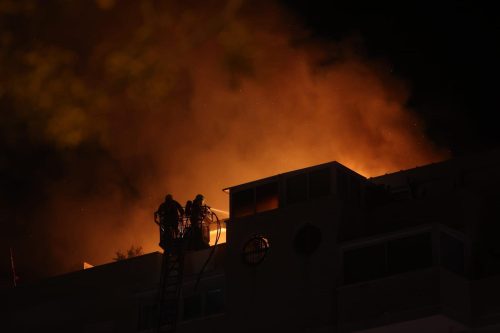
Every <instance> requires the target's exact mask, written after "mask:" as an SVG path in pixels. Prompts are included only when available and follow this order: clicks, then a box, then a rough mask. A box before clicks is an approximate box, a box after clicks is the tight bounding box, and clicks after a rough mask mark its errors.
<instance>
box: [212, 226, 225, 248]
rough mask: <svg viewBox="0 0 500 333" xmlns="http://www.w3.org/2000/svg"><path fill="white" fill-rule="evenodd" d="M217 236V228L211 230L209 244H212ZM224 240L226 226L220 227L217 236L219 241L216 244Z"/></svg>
mask: <svg viewBox="0 0 500 333" xmlns="http://www.w3.org/2000/svg"><path fill="white" fill-rule="evenodd" d="M216 237H217V230H211V231H210V246H213V245H214V244H215V239H216ZM225 242H226V228H221V233H220V237H219V241H218V242H217V244H222V243H225Z"/></svg>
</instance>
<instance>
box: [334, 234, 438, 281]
mask: <svg viewBox="0 0 500 333" xmlns="http://www.w3.org/2000/svg"><path fill="white" fill-rule="evenodd" d="M430 266H432V239H431V234H430V233H423V234H418V235H414V236H410V237H405V238H400V239H394V240H389V241H386V242H384V243H380V244H377V245H371V246H368V247H364V248H359V249H353V250H349V251H346V252H345V253H344V283H345V284H349V283H356V282H362V281H368V280H373V279H377V278H381V277H384V276H389V275H393V274H398V273H404V272H408V271H412V270H419V269H423V268H427V267H430Z"/></svg>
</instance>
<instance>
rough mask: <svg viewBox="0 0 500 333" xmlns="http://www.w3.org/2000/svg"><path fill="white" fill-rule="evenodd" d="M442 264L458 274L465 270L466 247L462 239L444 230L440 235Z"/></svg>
mask: <svg viewBox="0 0 500 333" xmlns="http://www.w3.org/2000/svg"><path fill="white" fill-rule="evenodd" d="M439 240H440V241H439V244H440V246H439V247H440V256H441V265H442V266H443V267H444V268H446V269H448V270H450V271H452V272H454V273H457V274H464V272H465V248H464V244H463V242H462V241H460V240H458V239H456V238H455V237H453V236H450V235H448V234H447V233H444V232H442V233H441V235H440V237H439Z"/></svg>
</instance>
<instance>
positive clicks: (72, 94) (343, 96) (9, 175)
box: [0, 0, 444, 271]
mask: <svg viewBox="0 0 500 333" xmlns="http://www.w3.org/2000/svg"><path fill="white" fill-rule="evenodd" d="M0 15H1V17H0V18H1V22H2V26H1V35H0V43H1V45H2V46H1V48H0V50H1V51H0V52H1V53H0V75H1V77H2V79H1V81H0V106H1V117H2V122H1V125H0V126H1V130H2V131H1V142H0V145H1V148H2V150H3V151H4V152H5V154H2V156H1V157H0V168H1V170H2V176H1V177H2V179H1V181H2V185H3V186H2V189H1V191H2V192H1V196H2V197H1V198H2V203H1V205H2V206H1V215H0V218H1V219H2V221H1V222H2V225H8V226H9V227H8V228H7V230H8V233H7V234H5V235H6V236H2V237H7V238H5V244H7V239H8V240H10V241H11V243H14V244H12V245H13V246H15V247H16V249H17V251H18V253H20V254H19V256H20V257H24V260H26V261H30V262H31V263H33V262H43V263H44V265H45V264H46V265H49V267H50V270H52V271H54V270H55V271H64V270H67V269H70V268H71V265H72V264H73V263H76V262H78V261H83V260H84V259H85V260H86V261H88V262H91V263H94V264H99V263H103V262H106V261H109V260H110V259H111V258H112V257H113V255H114V251H116V250H118V249H125V248H128V247H129V246H130V245H140V246H143V248H144V250H145V251H147V252H148V251H153V250H157V249H158V247H157V241H158V240H157V230H156V228H155V225H154V224H153V222H152V213H153V211H154V210H155V209H156V208H157V206H158V205H159V203H160V202H161V201H162V199H163V197H164V195H165V194H166V193H172V194H173V195H174V197H175V198H176V199H178V200H179V201H180V202H181V203H184V202H185V201H186V200H187V199H191V198H193V197H194V196H195V195H196V194H197V193H203V194H204V195H205V196H206V198H207V202H208V204H209V205H211V206H213V207H216V208H219V209H227V202H228V198H227V196H226V195H225V194H224V193H223V192H222V191H221V189H222V188H224V187H227V186H231V185H235V184H238V183H242V182H246V181H250V180H253V179H258V178H262V177H265V176H269V175H272V174H275V173H279V172H284V171H288V170H291V169H295V168H300V167H305V166H309V165H313V164H317V163H321V162H327V161H331V160H337V161H339V162H341V163H343V164H345V165H347V166H348V167H350V168H353V169H354V170H356V171H358V172H360V173H362V174H364V175H366V176H370V175H377V174H380V173H385V172H389V171H394V170H399V169H404V168H410V167H415V166H417V165H422V164H425V163H429V162H431V161H436V160H438V159H441V158H443V157H444V154H443V153H442V152H441V151H439V150H438V149H436V148H435V147H434V146H433V145H432V144H431V143H430V142H429V141H428V140H427V139H426V138H425V137H424V135H423V132H424V131H423V124H422V123H421V122H420V121H419V120H418V119H417V118H416V116H415V115H414V114H412V112H411V110H409V109H408V108H406V107H405V103H406V101H407V99H408V97H409V90H408V87H407V85H406V84H405V83H404V81H402V80H401V79H400V78H397V77H394V76H393V75H392V74H391V72H390V71H389V69H388V68H389V66H388V65H386V64H384V63H383V61H380V60H377V61H373V60H370V59H366V58H365V57H363V55H362V52H360V47H359V44H360V43H359V41H356V39H355V38H354V39H352V40H345V41H340V42H338V43H335V44H334V43H330V42H329V43H327V42H324V41H317V40H316V41H314V40H312V39H311V38H309V35H308V33H307V31H305V30H303V29H302V28H301V27H300V25H299V24H298V22H297V21H296V20H295V19H294V18H293V17H291V16H290V15H289V14H287V13H286V11H285V10H284V9H283V8H281V7H279V6H278V5H276V4H270V3H269V2H268V1H262V2H257V1H231V0H214V1H177V2H167V1H147V0H141V1H111V0H99V1H96V2H90V1H85V0H81V1H72V2H66V1H56V0H53V1H47V2H44V3H43V4H42V3H41V2H38V1H8V0H0ZM37 249H39V250H37ZM40 249H42V250H43V251H42V250H40ZM2 251H4V252H6V253H7V251H8V249H6V248H2ZM28 257H29V260H28Z"/></svg>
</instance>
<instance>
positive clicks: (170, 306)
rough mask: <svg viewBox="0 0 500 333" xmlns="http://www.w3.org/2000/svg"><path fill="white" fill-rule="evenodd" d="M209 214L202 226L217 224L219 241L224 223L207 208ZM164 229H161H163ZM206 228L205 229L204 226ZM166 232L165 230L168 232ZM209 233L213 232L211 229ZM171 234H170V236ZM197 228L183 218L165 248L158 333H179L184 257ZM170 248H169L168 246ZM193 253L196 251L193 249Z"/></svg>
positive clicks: (159, 301)
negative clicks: (177, 232) (221, 223)
mask: <svg viewBox="0 0 500 333" xmlns="http://www.w3.org/2000/svg"><path fill="white" fill-rule="evenodd" d="M204 207H205V208H204V209H205V211H206V214H204V218H203V220H202V225H206V226H208V225H210V224H212V223H216V224H217V240H216V243H215V245H217V241H218V239H219V236H220V221H219V218H218V217H217V215H216V214H215V213H214V212H212V211H210V209H209V208H208V206H204ZM160 227H161V226H160ZM200 227H202V226H200ZM165 231H166V230H163V232H165ZM207 231H208V232H209V228H208V229H207ZM167 234H168V233H167ZM191 238H193V228H192V226H191V221H190V218H189V217H186V216H185V217H182V218H181V219H180V220H179V234H177V235H176V236H175V237H172V238H171V239H170V241H167V242H166V243H163V244H162V248H163V258H162V264H161V275H160V288H159V299H158V303H157V304H158V325H157V327H156V332H157V333H159V332H165V333H175V331H176V328H177V319H178V317H179V299H180V297H181V291H182V279H183V274H184V255H185V253H186V251H187V249H188V246H189V245H191V246H192V245H193V243H192V239H191ZM167 245H168V246H167ZM191 250H192V249H191ZM214 251H215V246H213V248H212V251H211V252H210V256H209V257H208V259H207V261H206V262H205V264H204V265H203V267H202V269H201V271H200V274H199V275H198V279H197V281H196V286H198V284H199V282H200V281H199V280H200V278H201V274H202V273H203V271H204V270H205V267H206V266H207V264H208V261H209V260H210V258H211V257H212V256H213V254H214Z"/></svg>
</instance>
